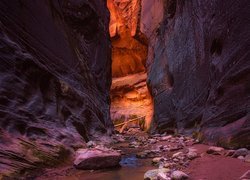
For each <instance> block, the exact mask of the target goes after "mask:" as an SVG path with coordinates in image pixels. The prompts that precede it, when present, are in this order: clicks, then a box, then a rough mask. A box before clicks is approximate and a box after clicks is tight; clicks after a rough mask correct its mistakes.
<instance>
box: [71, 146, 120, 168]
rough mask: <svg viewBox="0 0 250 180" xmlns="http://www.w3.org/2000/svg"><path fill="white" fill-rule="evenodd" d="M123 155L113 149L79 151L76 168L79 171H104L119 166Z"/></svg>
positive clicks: (75, 162)
mask: <svg viewBox="0 0 250 180" xmlns="http://www.w3.org/2000/svg"><path fill="white" fill-rule="evenodd" d="M120 160H121V154H120V153H119V152H117V151H114V150H112V149H97V148H93V149H79V150H77V152H76V158H75V161H74V166H75V167H76V168H77V169H84V170H87V169H103V168H111V167H116V166H119V162H120Z"/></svg>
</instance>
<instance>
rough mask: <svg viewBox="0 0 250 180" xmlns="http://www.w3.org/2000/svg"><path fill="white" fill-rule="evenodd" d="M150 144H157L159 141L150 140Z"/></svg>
mask: <svg viewBox="0 0 250 180" xmlns="http://www.w3.org/2000/svg"><path fill="white" fill-rule="evenodd" d="M148 143H149V144H156V143H157V140H156V139H148Z"/></svg>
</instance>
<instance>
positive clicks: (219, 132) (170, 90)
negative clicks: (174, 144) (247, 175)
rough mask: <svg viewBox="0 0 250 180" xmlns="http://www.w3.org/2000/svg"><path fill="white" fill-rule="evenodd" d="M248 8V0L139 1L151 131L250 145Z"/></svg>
mask: <svg viewBox="0 0 250 180" xmlns="http://www.w3.org/2000/svg"><path fill="white" fill-rule="evenodd" d="M249 9H250V2H249V1H248V0H241V1H234V0H215V1H210V0H203V1H199V0H189V1H184V0H178V1H177V0H159V1H150V2H149V1H142V14H141V24H142V25H143V26H141V29H142V32H143V33H145V34H146V35H147V36H148V37H149V42H150V45H149V56H148V64H147V65H148V85H149V87H150V91H151V94H152V96H153V99H154V123H153V127H152V130H153V131H158V132H172V133H174V132H176V131H178V132H182V133H189V134H191V133H193V135H195V136H197V137H198V138H200V139H201V140H204V141H205V142H207V143H217V144H218V145H222V146H227V147H239V146H247V147H249V145H250V116H249V112H250V84H249V83H250V61H249V59H250V31H249V29H250V19H249V17H250V11H249ZM151 17H152V18H151ZM159 22H160V23H159Z"/></svg>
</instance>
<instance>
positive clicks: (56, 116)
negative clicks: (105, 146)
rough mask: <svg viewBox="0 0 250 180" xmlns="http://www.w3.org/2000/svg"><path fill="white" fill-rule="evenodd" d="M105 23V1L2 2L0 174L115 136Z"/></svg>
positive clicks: (51, 161)
mask: <svg viewBox="0 0 250 180" xmlns="http://www.w3.org/2000/svg"><path fill="white" fill-rule="evenodd" d="M108 23H109V13H108V10H107V8H106V3H105V2H104V1H102V0H95V1H87V0H82V1H74V0H60V1H53V0H48V1H40V0H36V1H19V0H12V1H8V0H2V1H1V2H0V59H1V63H0V174H5V175H6V174H7V175H8V174H9V175H10V174H12V173H13V172H16V173H20V172H21V173H23V174H25V172H26V171H25V170H27V169H35V168H37V167H48V166H54V165H56V164H58V163H60V162H61V161H63V160H64V159H65V158H67V155H68V154H69V150H73V149H76V148H77V147H79V146H84V144H83V142H84V141H88V140H89V139H94V138H99V137H104V136H103V135H108V134H110V133H111V132H112V128H113V125H112V122H111V121H110V115H109V101H110V100H109V88H110V84H111V58H110V57H111V49H110V41H109V35H108V25H109V24H108ZM0 179H1V176H0Z"/></svg>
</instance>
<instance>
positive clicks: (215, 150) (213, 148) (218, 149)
mask: <svg viewBox="0 0 250 180" xmlns="http://www.w3.org/2000/svg"><path fill="white" fill-rule="evenodd" d="M223 151H224V148H222V147H216V146H211V147H209V148H208V150H207V153H208V154H213V155H221V153H222V152H223Z"/></svg>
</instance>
